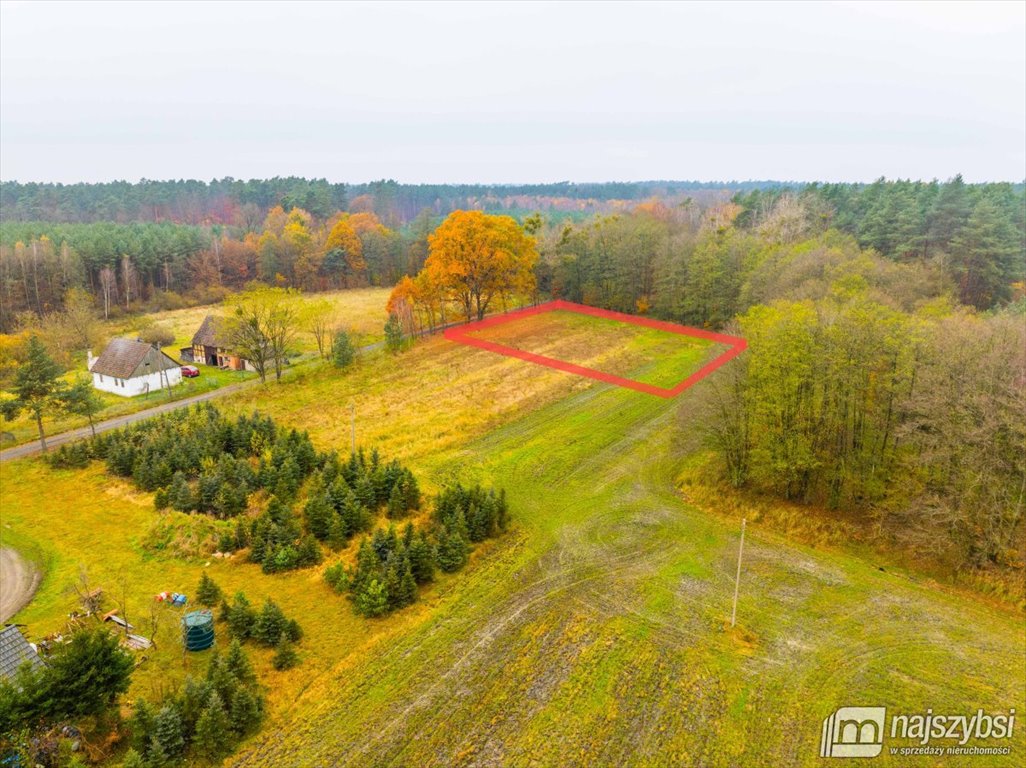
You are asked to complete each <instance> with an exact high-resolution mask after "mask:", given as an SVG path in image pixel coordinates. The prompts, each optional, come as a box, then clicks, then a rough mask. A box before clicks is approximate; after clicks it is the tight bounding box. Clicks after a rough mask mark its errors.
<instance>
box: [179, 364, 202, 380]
mask: <svg viewBox="0 0 1026 768" xmlns="http://www.w3.org/2000/svg"><path fill="white" fill-rule="evenodd" d="M182 376H184V377H185V378H187V379H194V378H196V377H197V376H199V368H197V367H196V366H195V365H183V366H182Z"/></svg>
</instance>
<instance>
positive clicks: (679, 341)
mask: <svg viewBox="0 0 1026 768" xmlns="http://www.w3.org/2000/svg"><path fill="white" fill-rule="evenodd" d="M469 335H470V336H473V337H475V338H480V339H483V340H485V341H490V342H493V343H497V344H502V345H505V346H508V347H511V348H513V349H519V350H522V351H524V352H530V353H532V354H536V355H543V356H545V357H557V358H558V359H560V360H562V361H564V362H567V363H573V364H574V365H584V366H587V367H593V368H595V369H596V370H599V371H601V372H602V373H610V374H613V375H615V376H626V375H627V374H630V378H633V379H635V380H636V381H640V382H643V383H645V384H653V385H655V386H658V387H664V388H672V387H674V386H675V385H677V384H679V383H680V382H681V381H683V380H684V379H686V378H687V377H688V376H689V375H690V374H692V373H694V372H695V371H696V370H697V369H698V368H699V367H700V365H701V363H702V362H704V361H705V359H706V350H707V349H708V348H709V347H710V346H711V345H710V343H709V342H707V341H704V340H702V339H697V338H694V337H689V336H681V335H677V334H674V333H668V332H667V331H662V330H658V329H655V328H646V327H642V326H638V325H632V324H628V323H623V322H618V321H616V320H611V319H607V318H598V317H592V316H588V315H582V314H578V313H576V312H570V311H567V310H562V309H557V310H553V311H551V312H546V313H544V314H541V315H536V316H532V317H530V318H528V319H518V320H513V321H512V322H509V323H504V324H502V325H497V326H493V327H491V328H486V329H482V330H480V331H474V332H473V333H471V334H469ZM566 337H577V338H582V343H579V344H576V345H574V346H571V347H569V348H567V347H566V345H565V344H564V343H563V340H564V339H565V338H566ZM557 348H558V349H559V353H558V354H557V353H556V350H557ZM596 348H605V349H615V350H617V351H618V354H617V356H616V358H615V359H611V360H602V361H600V362H599V363H598V364H597V365H589V361H590V360H592V359H593V350H594V349H596Z"/></svg>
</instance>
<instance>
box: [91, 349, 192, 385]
mask: <svg viewBox="0 0 1026 768" xmlns="http://www.w3.org/2000/svg"><path fill="white" fill-rule="evenodd" d="M177 367H178V363H177V362H176V361H175V360H174V359H173V358H171V357H168V356H167V355H166V354H164V353H163V352H161V351H159V350H158V349H157V348H156V347H154V346H153V345H152V344H147V343H146V342H145V341H133V340H132V339H111V342H110V344H108V345H107V348H106V349H105V350H103V354H101V355H100V356H99V357H98V358H96V361H95V362H94V363H93V367H92V368H90V369H89V370H90V371H92V372H93V373H99V374H103V375H104V376H113V377H114V378H115V379H131V378H133V377H134V376H145V375H146V374H148V373H156V372H157V371H166V370H168V369H170V368H177Z"/></svg>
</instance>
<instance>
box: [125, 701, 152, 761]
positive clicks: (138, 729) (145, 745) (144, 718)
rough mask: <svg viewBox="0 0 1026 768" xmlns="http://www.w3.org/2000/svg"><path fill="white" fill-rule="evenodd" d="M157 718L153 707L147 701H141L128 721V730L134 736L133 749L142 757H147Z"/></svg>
mask: <svg viewBox="0 0 1026 768" xmlns="http://www.w3.org/2000/svg"><path fill="white" fill-rule="evenodd" d="M155 717H156V713H155V712H154V711H153V706H152V705H151V704H150V703H149V702H148V701H146V699H139V701H137V702H136V704H135V708H134V709H133V710H132V717H131V718H129V721H128V729H129V732H130V733H131V734H132V737H131V740H130V744H131V745H132V749H134V750H135V751H136V752H137V753H138V754H140V755H145V754H146V752H147V750H148V749H149V746H150V739H151V738H152V736H153V729H154V718H155Z"/></svg>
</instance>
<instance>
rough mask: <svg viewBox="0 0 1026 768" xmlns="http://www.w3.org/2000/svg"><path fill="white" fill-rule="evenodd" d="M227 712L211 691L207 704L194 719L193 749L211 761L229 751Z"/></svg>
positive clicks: (220, 758) (225, 754) (219, 758)
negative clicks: (195, 719)
mask: <svg viewBox="0 0 1026 768" xmlns="http://www.w3.org/2000/svg"><path fill="white" fill-rule="evenodd" d="M229 724H230V722H229V719H228V713H227V712H226V711H225V708H224V703H223V702H222V701H221V697H220V696H218V695H217V693H211V694H210V698H209V699H208V701H207V706H206V708H205V709H204V710H203V713H202V714H201V715H200V716H199V720H197V721H196V732H195V735H194V736H193V742H192V743H193V749H195V750H196V752H197V753H198V754H199V755H201V756H202V757H203V758H204V759H206V760H209V761H210V762H212V763H217V762H220V761H221V760H223V759H224V758H225V757H226V756H227V755H228V754H229V753H230V752H231V751H232V745H231V741H230V740H229V737H230V732H229V730H228V728H229Z"/></svg>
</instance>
